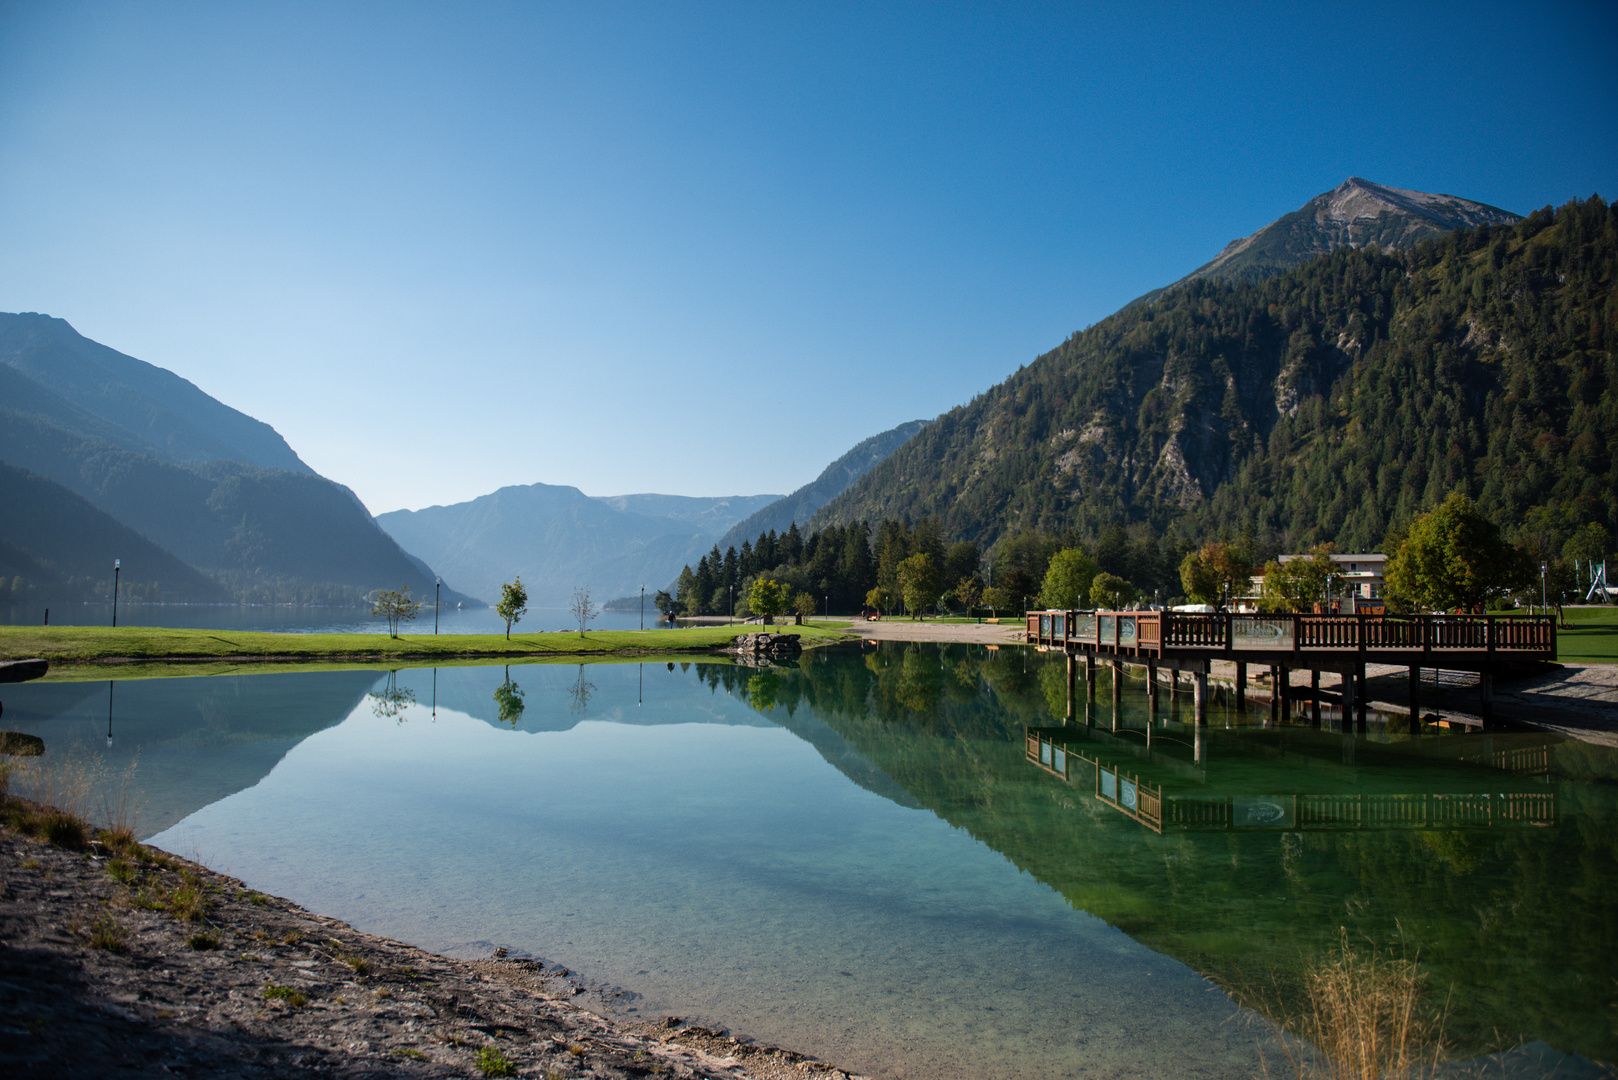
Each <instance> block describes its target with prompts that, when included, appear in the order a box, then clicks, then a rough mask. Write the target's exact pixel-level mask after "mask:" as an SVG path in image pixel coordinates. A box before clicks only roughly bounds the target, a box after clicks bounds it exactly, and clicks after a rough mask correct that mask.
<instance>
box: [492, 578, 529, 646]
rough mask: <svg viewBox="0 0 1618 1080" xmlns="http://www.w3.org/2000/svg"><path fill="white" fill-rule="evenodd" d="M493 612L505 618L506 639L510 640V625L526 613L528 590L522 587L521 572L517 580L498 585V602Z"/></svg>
mask: <svg viewBox="0 0 1618 1080" xmlns="http://www.w3.org/2000/svg"><path fill="white" fill-rule="evenodd" d="M494 613H495V614H496V615H498V616H500V617H501V618H502V619H504V620H506V640H507V641H510V640H511V628H512V626H514V625H515V624H517V623H519V622H521V621H522V617H523V616H524V615H526V614H528V590H527V589H525V588H523V584H522V575H521V574H518V575H517V580H515V581H508V582H506V583H505V584H504V585H502V586H500V602H499V603H498V604H496V605H494Z"/></svg>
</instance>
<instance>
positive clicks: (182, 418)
mask: <svg viewBox="0 0 1618 1080" xmlns="http://www.w3.org/2000/svg"><path fill="white" fill-rule="evenodd" d="M0 461H3V462H6V463H9V464H11V465H13V466H17V467H20V468H23V469H26V470H28V471H30V472H32V473H34V474H37V475H38V476H41V477H46V478H49V479H50V480H52V481H55V482H56V483H58V484H60V485H62V486H63V487H64V488H66V489H67V490H68V491H71V492H73V493H74V494H75V495H77V496H79V497H82V498H83V499H85V500H88V501H89V502H90V503H91V504H92V505H94V506H95V507H97V508H98V509H99V510H101V511H103V512H104V513H105V514H108V515H110V516H111V518H113V519H116V520H117V521H118V522H120V523H121V524H122V525H123V526H127V527H128V528H130V529H133V530H135V532H137V533H139V534H140V535H142V536H143V537H145V538H146V539H147V540H149V541H151V542H152V543H154V544H155V545H157V546H158V547H160V548H163V549H166V550H167V551H168V552H171V553H173V555H174V556H177V557H178V558H179V559H180V560H184V561H185V562H187V563H189V564H191V566H192V567H195V568H199V569H201V570H203V571H206V572H207V573H208V574H210V575H212V576H213V577H214V578H216V579H217V580H219V581H222V582H227V583H228V584H229V586H230V590H231V594H232V595H234V596H236V597H238V598H242V599H255V600H305V601H321V602H333V601H340V600H347V601H354V600H357V599H358V598H359V595H360V594H361V593H363V592H365V591H368V590H371V589H376V588H392V587H396V586H398V585H399V584H401V583H406V584H409V585H411V586H412V587H413V588H415V589H416V590H417V591H418V594H419V592H420V591H421V590H423V589H425V588H430V587H431V585H432V582H433V576H434V575H433V573H432V571H431V570H430V569H428V568H427V567H425V566H422V565H421V564H420V563H419V562H418V561H417V560H415V559H413V558H411V557H410V556H409V555H407V554H406V553H405V552H404V551H402V550H400V548H399V545H398V544H397V543H396V542H394V541H393V539H392V538H390V537H389V536H388V535H387V534H386V533H384V532H383V531H382V530H381V529H380V528H379V527H378V526H377V525H376V523H375V522H374V521H373V520H372V518H371V515H370V514H369V513H368V512H367V511H366V510H365V507H364V506H363V505H362V504H361V503H360V501H359V499H358V498H356V497H355V496H354V493H353V492H351V491H349V490H348V489H347V488H345V487H343V486H341V485H339V484H335V483H333V482H331V481H330V480H327V479H325V478H324V477H321V476H319V475H317V474H315V473H314V472H312V471H310V470H309V468H308V467H307V466H306V465H304V464H303V462H302V461H300V460H299V459H298V457H297V455H296V454H294V453H293V452H292V450H291V448H290V447H288V446H287V445H286V443H285V442H284V441H283V440H282V439H281V437H280V436H279V435H277V434H276V433H275V431H274V429H272V428H271V427H269V426H268V425H266V424H262V423H260V422H259V421H257V420H254V419H252V418H251V417H248V416H244V415H243V414H241V413H239V412H237V411H236V410H234V409H230V408H228V407H227V406H224V405H221V404H220V403H219V402H217V401H214V400H213V399H212V398H210V397H208V396H207V395H206V394H204V393H203V392H202V391H201V390H198V389H197V388H196V387H195V386H192V385H191V384H190V383H188V382H186V381H185V380H183V379H180V378H179V377H178V376H175V375H174V374H173V373H171V372H167V371H164V370H163V369H161V368H156V367H153V366H152V365H150V364H147V363H144V362H142V361H140V360H136V359H134V358H132V357H128V356H125V355H123V354H122V353H119V352H116V351H114V350H112V349H109V348H107V347H105V346H103V345H99V344H97V343H95V342H93V341H89V340H88V339H86V338H83V337H80V336H79V335H78V334H77V333H75V332H74V331H73V329H72V327H70V326H68V324H67V323H65V322H63V321H62V320H60V319H52V318H50V317H48V316H44V315H31V314H30V315H0ZM276 462H279V463H281V464H280V465H274V464H270V463H276ZM36 554H37V553H36ZM453 595H454V597H455V598H456V599H464V598H463V597H461V596H460V594H453Z"/></svg>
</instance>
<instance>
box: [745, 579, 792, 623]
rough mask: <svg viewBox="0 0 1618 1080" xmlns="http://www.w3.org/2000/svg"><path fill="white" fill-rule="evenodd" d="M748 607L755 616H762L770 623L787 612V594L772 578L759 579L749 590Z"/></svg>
mask: <svg viewBox="0 0 1618 1080" xmlns="http://www.w3.org/2000/svg"><path fill="white" fill-rule="evenodd" d="M747 606H748V607H749V608H751V609H752V611H753V614H755V615H762V616H764V621H765V622H770V621H771V620H773V619H774V618H775V617H776V616H777V615H779V614H781V612H782V611H785V610H786V606H787V592H786V590H785V589H783V588H782V587H781V585H780V583H779V582H777V581H774V580H772V579H771V578H763V577H761V578H758V579H756V580H754V582H753V587H752V588H751V589H749V590H748V593H747Z"/></svg>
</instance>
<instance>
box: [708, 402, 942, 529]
mask: <svg viewBox="0 0 1618 1080" xmlns="http://www.w3.org/2000/svg"><path fill="white" fill-rule="evenodd" d="M926 426H927V421H926V420H911V421H910V422H909V423H905V424H900V425H899V426H898V427H896V428H890V429H889V430H887V431H884V432H882V433H881V434H880V435H872V436H871V437H870V438H869V439H864V440H861V441H860V442H858V443H856V444H855V445H854V448H853V449H852V450H850V451H849V452H848V453H846V454H844V455H843V456H842V457H840V458H838V459H837V460H836V461H834V462H832V463H831V464H830V465H827V466H826V467H825V469H823V470H822V471H821V473H820V475H819V476H817V477H815V479H813V480H811V481H810V482H809V483H807V484H805V485H804V486H803V487H801V488H799V489H798V490H797V491H794V492H793V493H792V494H790V495H787V496H784V497H783V498H781V499H778V500H776V501H775V502H772V503H770V504H769V505H767V506H765V507H763V508H762V509H760V510H758V511H757V512H756V513H754V514H751V515H750V516H748V517H746V518H743V519H742V520H741V521H739V522H737V523H736V524H735V525H734V526H732V527H731V529H730V531H728V532H726V533H725V534H724V536H722V537H721V538H720V540H719V550H720V551H725V550H727V549H729V548H732V547H740V546H741V543H742V541H743V540H749V541H750V540H754V539H756V538H757V537H758V536H759V534H761V533H766V532H769V531H770V530H771V529H774V530H775V531H776V532H777V533H784V532H786V531H787V529H789V528H791V527H792V523H793V522H794V521H796V522H797V523H798V526H799V528H806V527H808V525H809V521H810V519H811V518H813V517H814V516H815V511H817V510H819V509H820V508H821V507H822V506H825V505H826V504H827V503H828V502H830V501H831V500H832V499H833V498H835V497H836V496H837V495H839V494H840V493H842V492H843V491H845V490H846V489H847V488H848V486H849V485H850V484H852V483H854V482H855V481H856V480H858V479H859V478H860V477H862V476H864V475H865V474H866V473H868V472H870V471H871V470H872V469H874V468H875V467H876V466H877V464H878V463H880V462H882V461H883V460H885V459H886V458H887V457H888V456H889V455H890V454H892V453H893V452H894V451H895V450H897V449H898V448H899V447H901V446H903V445H904V444H905V443H906V442H908V441H909V440H910V438H911V437H912V436H914V435H915V434H916V432H918V431H920V430H921V429H922V428H924V427H926Z"/></svg>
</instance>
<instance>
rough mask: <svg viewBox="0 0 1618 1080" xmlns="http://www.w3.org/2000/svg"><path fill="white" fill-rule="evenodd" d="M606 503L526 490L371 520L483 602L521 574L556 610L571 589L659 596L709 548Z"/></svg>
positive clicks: (694, 532)
mask: <svg viewBox="0 0 1618 1080" xmlns="http://www.w3.org/2000/svg"><path fill="white" fill-rule="evenodd" d="M627 498H629V499H658V498H663V497H660V496H628V497H627ZM709 501H712V500H709ZM612 502H613V500H611V499H592V498H590V497H589V496H588V495H586V494H584V493H583V492H582V491H580V490H579V489H578V488H575V487H566V486H563V485H559V484H527V485H517V486H512V487H504V488H501V489H499V490H498V491H494V492H491V493H490V494H488V495H482V496H479V497H478V498H476V499H473V500H471V501H470V502H464V503H456V504H454V505H453V506H429V507H427V508H425V509H423V510H395V511H393V512H392V513H387V514H382V515H381V516H379V517H378V518H377V523H378V524H379V525H381V526H382V527H383V528H384V529H386V530H387V531H388V533H389V534H390V535H391V536H393V537H394V538H395V539H396V540H398V542H399V543H400V544H402V545H403V546H404V547H405V548H406V549H407V550H409V551H411V552H414V553H415V554H417V555H419V556H421V557H422V558H423V559H425V560H427V561H428V562H429V563H431V564H432V565H433V566H435V567H437V568H438V569H439V570H440V571H441V572H442V573H443V574H444V575H445V576H446V577H449V578H451V579H453V580H454V581H455V582H456V584H457V585H459V586H460V587H461V588H463V589H465V590H466V591H468V592H470V593H471V594H472V595H474V596H477V597H480V598H482V599H484V600H489V601H494V600H497V599H498V598H499V596H500V586H501V584H502V583H503V582H507V581H510V580H512V578H514V577H516V576H518V575H521V576H522V579H523V585H524V586H525V587H526V588H527V590H528V596H529V601H530V603H531V604H532V605H533V606H535V607H560V606H562V605H564V604H566V603H567V601H568V599H569V597H570V596H571V595H572V592H573V590H574V589H575V588H578V587H587V588H589V589H591V590H592V592H593V594H594V595H595V597H596V599H597V600H598V601H599V600H607V599H610V598H611V597H615V596H627V595H628V594H629V593H631V592H634V591H636V590H637V589H638V588H639V587H640V586H641V585H643V584H644V585H646V586H647V587H648V588H649V589H660V588H662V587H663V586H664V585H665V584H667V583H668V582H669V581H672V580H673V579H674V576H675V575H676V574H677V573H679V571H680V567H681V566H682V565H683V564H684V563H686V562H689V561H690V560H692V559H694V558H696V557H698V556H699V555H700V554H701V553H702V551H703V550H704V549H705V548H707V547H708V545H709V544H711V543H712V542H713V534H712V533H710V532H706V531H704V530H703V529H702V528H699V527H698V526H696V525H694V524H692V523H691V522H689V521H681V520H678V519H677V518H674V517H671V516H668V515H667V514H664V515H661V516H657V517H651V516H648V515H645V514H634V513H629V512H626V511H623V510H619V509H617V508H616V507H615V506H614V505H612ZM643 505H644V503H643Z"/></svg>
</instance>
